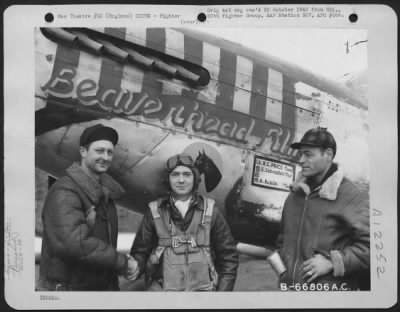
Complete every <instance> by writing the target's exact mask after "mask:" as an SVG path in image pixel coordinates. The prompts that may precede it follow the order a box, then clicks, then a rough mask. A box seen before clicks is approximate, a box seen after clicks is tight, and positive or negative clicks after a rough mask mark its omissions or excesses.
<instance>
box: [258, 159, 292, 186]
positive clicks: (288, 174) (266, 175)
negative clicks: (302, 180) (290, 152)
mask: <svg viewBox="0 0 400 312" xmlns="http://www.w3.org/2000/svg"><path fill="white" fill-rule="evenodd" d="M294 172H295V166H294V165H291V164H287V163H283V162H281V161H278V160H272V159H268V158H264V157H260V156H255V157H254V168H253V176H252V179H251V184H252V185H255V186H260V187H265V188H272V189H277V190H282V191H287V192H288V191H289V186H290V184H292V183H293V181H294Z"/></svg>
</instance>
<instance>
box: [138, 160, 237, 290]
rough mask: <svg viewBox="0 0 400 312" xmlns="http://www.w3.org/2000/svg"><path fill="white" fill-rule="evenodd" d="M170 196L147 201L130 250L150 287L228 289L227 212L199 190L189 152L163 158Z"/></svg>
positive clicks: (232, 270)
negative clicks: (223, 212) (147, 204)
mask: <svg viewBox="0 0 400 312" xmlns="http://www.w3.org/2000/svg"><path fill="white" fill-rule="evenodd" d="M164 181H165V183H166V185H167V186H168V188H169V190H170V192H169V194H168V196H166V197H164V198H160V199H159V200H157V201H154V202H151V203H150V204H149V210H148V211H147V213H145V215H144V218H143V222H142V224H141V226H140V228H139V231H138V233H137V234H136V237H135V241H134V243H133V246H132V249H131V255H132V256H133V257H134V258H136V260H137V261H138V263H139V268H140V273H142V272H144V271H146V274H145V276H146V282H147V283H146V284H147V288H148V290H153V291H157V290H158V291H162V290H170V291H198V290H206V291H207V290H208V291H210V290H218V291H231V290H232V289H233V287H234V284H235V280H236V274H237V267H238V255H237V252H236V246H235V243H234V240H233V237H232V235H231V232H230V229H229V227H228V224H227V223H226V221H225V218H224V217H223V215H222V214H221V212H220V211H219V209H218V208H217V207H215V205H214V201H213V200H212V199H210V198H206V197H204V196H201V195H199V194H198V193H197V192H196V190H197V187H198V185H199V182H200V177H199V172H198V170H197V168H196V167H195V166H194V163H193V160H192V158H191V157H190V156H189V155H187V154H179V155H176V156H173V157H171V158H169V159H168V161H167V168H166V171H165V176H164Z"/></svg>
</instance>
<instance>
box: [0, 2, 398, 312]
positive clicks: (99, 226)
mask: <svg viewBox="0 0 400 312" xmlns="http://www.w3.org/2000/svg"><path fill="white" fill-rule="evenodd" d="M56 8H57V7H56ZM110 8H112V6H110ZM127 8H129V6H127ZM141 8H143V6H142V7H141ZM246 8H247V9H246ZM153 9H154V10H144V9H142V10H138V11H134V10H126V11H124V12H125V13H121V12H123V11H122V10H119V11H118V10H117V11H115V10H112V9H105V10H87V11H85V10H82V9H80V10H76V11H74V10H71V9H70V10H68V9H66V10H65V12H64V10H62V9H61V8H57V9H56V10H55V11H53V12H54V14H53V12H52V13H51V14H50V15H48V14H49V13H48V14H46V15H45V14H42V16H43V17H44V18H42V19H43V21H42V22H41V23H37V22H34V23H31V25H30V27H29V30H30V31H29V32H28V33H26V30H24V31H23V32H24V35H25V36H27V37H28V38H30V39H29V40H30V41H29V42H30V43H32V44H31V45H29V46H30V47H31V50H30V51H28V52H29V53H30V54H31V59H30V61H29V62H28V63H29V68H30V69H32V72H31V73H30V74H29V75H28V77H25V78H24V80H23V82H22V83H27V86H28V87H27V88H24V89H25V90H26V91H18V92H20V93H21V95H20V96H21V97H22V98H26V99H28V100H29V103H25V102H23V103H21V104H18V109H17V111H20V112H21V111H24V110H25V111H29V116H27V117H26V118H24V120H26V121H27V124H28V126H29V127H30V129H31V130H32V131H31V132H30V133H29V134H27V133H25V132H24V133H22V134H20V135H21V136H22V137H23V138H24V142H25V141H26V142H27V144H26V145H25V148H26V149H27V150H29V152H28V155H29V157H31V161H30V162H29V164H24V165H23V166H22V167H20V168H19V169H18V170H16V171H15V174H16V176H17V177H22V178H21V179H22V180H20V182H19V183H20V185H21V187H22V186H23V185H25V183H26V185H29V186H27V188H26V192H27V194H29V195H27V196H26V197H25V198H24V197H23V196H22V195H21V193H20V192H18V190H15V189H13V190H12V192H10V194H19V195H17V196H19V199H18V200H21V201H22V202H23V201H24V200H25V201H26V205H29V206H30V208H31V209H30V210H31V211H30V213H29V215H28V218H26V219H25V220H24V221H23V222H22V221H21V220H19V221H16V220H15V215H18V213H17V214H16V213H15V212H9V211H10V210H11V209H10V207H7V201H6V206H5V211H6V213H5V216H6V218H5V222H6V223H5V225H6V229H5V230H6V231H5V234H6V241H7V240H8V243H6V245H5V248H6V250H5V251H6V263H5V279H6V298H7V291H8V292H9V294H10V293H12V292H13V289H15V287H16V286H17V285H18V284H19V283H21V282H22V279H24V280H25V282H27V277H29V282H28V283H25V285H24V289H25V290H26V291H27V292H29V294H30V295H29V296H31V297H32V298H33V299H32V300H33V301H35V300H36V303H35V304H38V306H42V304H44V303H48V304H49V305H48V307H52V308H79V307H93V306H95V307H96V306H98V305H97V304H100V302H105V307H106V308H111V309H112V308H136V307H135V306H132V305H130V303H131V304H132V299H131V301H126V300H125V301H124V300H122V302H121V301H120V302H118V303H117V302H115V306H113V304H112V303H113V301H112V300H113V299H111V298H114V297H113V296H117V297H115V298H120V297H118V296H124V297H123V298H136V299H135V300H140V299H142V298H143V301H142V302H141V303H140V306H139V307H137V308H151V307H153V308H171V307H175V308H184V307H186V308H188V307H225V308H229V307H233V306H236V307H242V308H245V307H249V308H254V307H262V308H276V307H296V306H297V307H310V305H309V303H305V302H304V301H302V298H304V300H307V298H318V297H321V296H327V297H328V301H329V302H332V305H331V306H328V305H325V304H326V303H325V302H323V300H321V302H320V303H318V304H316V305H315V306H313V307H358V305H357V303H355V305H354V302H353V303H351V304H349V305H348V306H347V302H346V301H344V303H343V302H342V303H338V301H337V300H335V298H336V297H335V296H338V298H341V297H340V296H343V297H344V298H350V297H348V295H349V294H351V296H354V298H368V297H369V298H371V294H374V293H375V292H381V291H385V290H384V289H380V288H379V287H376V286H374V285H381V284H379V283H382V281H383V280H385V281H387V280H389V278H390V276H388V272H389V271H390V270H396V268H393V265H395V263H394V261H393V263H392V262H391V260H390V259H389V258H390V257H391V255H392V251H390V252H389V251H387V249H388V248H389V245H388V242H387V240H388V237H386V236H388V235H389V233H391V231H395V230H396V227H395V228H393V224H392V223H390V222H387V223H385V224H386V225H382V223H381V222H385V221H383V220H391V219H393V217H394V216H396V209H395V206H394V207H392V206H391V204H392V203H389V204H388V205H386V207H383V206H381V205H379V206H377V205H376V203H379V198H380V197H379V198H378V199H377V195H376V194H378V196H383V195H380V194H381V193H379V192H381V190H377V185H378V184H379V183H378V182H379V180H377V178H376V177H375V174H376V166H377V163H376V162H375V160H376V158H377V152H376V146H374V145H373V144H378V142H373V139H375V138H376V137H377V130H376V129H377V128H376V125H377V124H378V125H384V124H385V121H382V118H386V115H387V112H386V113H385V114H386V115H385V116H384V117H382V116H381V115H379V114H380V113H381V111H379V113H378V115H379V118H377V117H376V115H377V109H376V107H377V106H380V105H381V106H382V104H380V103H377V99H376V97H379V95H378V96H375V95H374V94H376V93H377V86H376V85H375V84H374V83H375V82H376V80H377V78H376V77H375V78H373V79H372V83H371V76H372V75H371V72H372V73H376V71H377V67H379V66H377V64H376V63H374V62H371V60H376V59H377V56H376V55H377V50H376V49H375V47H376V43H371V41H373V40H375V38H376V31H375V30H374V29H372V30H371V27H369V26H368V25H367V26H364V27H360V26H359V27H352V26H353V25H352V24H351V23H355V22H352V18H349V17H348V15H349V14H348V13H349V12H350V13H351V12H354V9H353V11H352V10H350V9H349V8H347V7H343V6H339V7H337V8H336V7H335V6H332V7H328V8H327V7H326V6H324V7H323V8H322V6H320V7H319V6H314V7H311V6H309V7H308V6H305V7H302V8H300V9H299V7H296V6H258V7H255V8H254V10H253V9H252V10H250V9H251V6H225V7H224V6H219V7H215V8H207V7H205V8H203V11H204V14H203V15H202V14H201V13H200V14H198V15H197V14H196V15H194V17H195V22H193V23H194V25H193V24H192V23H191V19H190V18H186V19H184V18H182V15H184V14H185V11H184V10H182V9H183V8H181V10H178V9H176V10H167V9H166V10H165V11H162V10H161V9H160V8H159V9H157V8H153ZM40 12H46V10H43V9H42V10H40ZM83 12H86V13H83ZM116 12H120V13H118V14H117V13H116ZM132 12H133V13H132ZM140 12H144V13H143V14H142V13H140ZM146 12H152V13H151V14H150V13H146ZM160 12H165V13H160ZM172 12H175V13H172ZM191 12H192V11H191ZM193 12H195V11H193ZM193 12H192V13H191V15H193ZM196 12H197V11H196ZM198 12H202V11H199V10H198ZM363 12H365V10H360V11H358V14H359V16H360V19H361V20H362V17H363ZM383 13H385V12H383ZM383 13H382V14H381V15H384V14H383ZM40 14H41V13H40ZM40 14H39V10H38V12H37V15H38V16H39V15H40ZM146 14H149V16H153V17H154V18H155V17H157V18H155V21H156V22H153V23H152V20H151V19H149V20H148V22H147V23H145V21H144V19H145V18H146V17H147V15H146ZM240 14H242V16H243V17H245V18H246V21H248V20H251V18H254V19H256V17H257V16H261V15H262V17H263V18H264V19H265V18H268V17H270V18H271V19H274V18H281V19H282V23H281V24H282V25H280V27H273V25H272V23H271V22H266V23H265V24H263V23H260V22H259V21H258V22H257V23H254V24H251V23H250V22H247V23H243V24H244V25H243V26H240V27H238V26H235V25H234V23H233V21H234V20H235V18H238V16H239V15H240ZM9 15H10V16H12V14H11V12H10V14H9ZM142 15H143V16H142ZM162 15H165V16H162ZM350 15H351V14H350ZM179 16H181V22H180V23H178V22H176V21H177V20H179ZM51 17H53V19H54V18H55V21H54V22H53V21H52V19H51ZM207 17H208V19H207ZM216 17H218V18H216ZM305 17H307V18H309V19H313V18H315V19H319V20H320V23H319V24H318V23H317V22H313V23H312V22H311V21H308V20H305ZM344 17H346V19H347V22H348V24H349V26H348V27H343V23H344V22H343V20H344ZM135 18H136V19H138V18H141V20H140V22H135ZM203 18H204V19H205V21H204V20H203V21H202V19H203ZM213 18H214V19H213ZM289 18H293V20H295V21H297V24H296V25H298V26H293V25H294V24H295V23H294V24H293V25H290V26H289V25H288V24H287V23H286V22H285V21H286V20H287V19H289ZM302 18H304V20H305V23H304V24H302V23H301V22H302ZM328 18H329V22H327V23H325V24H324V23H323V21H324V20H328ZM334 18H337V19H338V20H339V24H340V27H339V26H335V23H334V22H333V20H334ZM356 18H358V17H357V15H356ZM119 19H121V20H122V21H123V22H122V21H121V22H120V23H118V22H119V21H120V20H119ZM129 19H131V20H132V22H130V23H129V22H127V20H129ZM160 19H168V23H164V24H163V23H162V22H160ZM353 19H354V16H353ZM171 20H173V21H172V22H171ZM185 20H186V22H185V23H183V22H182V21H185ZM222 20H223V21H228V22H227V23H226V24H224V23H223V22H222ZM356 20H357V19H356ZM66 21H68V23H66ZM71 21H73V22H71ZM201 23H203V24H201ZM237 23H240V19H238V22H237ZM179 24H180V25H179ZM321 25H322V27H321ZM364 25H366V24H364ZM382 27H383V26H382ZM5 30H6V31H7V28H6V29H5ZM8 31H9V32H8V33H9V34H11V33H12V32H11V31H10V29H8ZM16 33H18V32H16ZM7 38H8V37H7V36H6V39H7ZM9 38H10V40H11V36H10V37H9ZM371 38H372V39H371ZM390 51H391V50H390ZM386 53H388V52H387V51H386ZM390 55H391V54H390ZM32 56H33V57H32ZM11 58H12V59H14V60H15V59H16V57H11ZM385 66H386V63H385ZM6 73H7V71H6ZM17 74H18V73H15V72H14V73H12V74H10V77H11V76H12V78H13V79H15V77H16V75H17ZM381 74H382V75H383V76H384V75H385V73H381ZM30 79H31V81H30ZM10 85H11V83H10ZM390 85H391V84H388V85H387V86H388V87H387V88H389V86H390ZM12 88H15V85H13V87H12ZM12 88H11V87H10V88H9V90H12ZM6 90H7V88H6ZM14 90H15V89H14ZM28 91H29V92H28ZM389 91H390V92H391V94H393V92H394V91H395V90H389ZM25 92H26V94H25ZM371 94H372V95H373V96H371ZM5 99H6V107H7V105H8V107H10V105H9V104H7V100H8V99H9V98H8V97H7V96H6V97H5ZM393 100H394V97H392V95H390V96H389V97H388V102H390V103H392V102H393ZM20 101H21V100H20ZM33 107H34V110H33ZM390 107H393V106H390ZM13 109H14V110H15V109H16V108H15V107H14V108H13ZM10 111H13V110H10ZM390 115H391V114H389V117H390ZM5 116H6V118H7V111H6V114H5ZM9 116H15V113H10V114H9ZM376 119H378V122H377V121H376ZM387 120H389V119H387ZM14 123H21V121H15V120H14ZM6 125H7V124H6ZM374 125H375V127H374ZM387 125H388V126H390V129H393V127H392V126H393V125H391V124H390V125H389V122H388V123H387ZM12 128H13V129H14V128H15V126H14V127H12ZM20 131H22V130H20ZM33 133H34V136H33ZM393 135H395V133H393V134H392V133H390V132H389V134H388V136H387V142H383V144H387V145H388V146H390V144H392V140H393ZM14 136H18V133H16V132H14V133H13V134H12V133H11V132H9V131H8V130H7V127H6V128H5V138H6V141H7V142H9V143H10V145H9V149H8V150H7V146H6V149H5V150H6V155H7V152H8V153H9V155H11V156H12V155H16V151H17V148H16V147H15V150H14V147H12V146H13V145H12V144H11V142H12V140H13V137H14ZM378 137H379V139H380V140H382V141H385V137H382V135H381V136H378ZM371 142H373V144H372V145H371ZM13 144H15V142H14V143H13ZM395 147H396V151H397V145H396V146H395ZM19 148H21V147H19ZM389 161H391V158H390V159H388V162H389ZM14 162H17V158H15V160H14ZM380 162H381V163H382V162H385V160H384V159H380ZM382 166H383V167H385V166H388V163H387V164H386V165H385V164H382ZM28 167H29V169H27V170H28V171H29V176H28V177H27V178H26V180H24V178H23V176H24V174H23V173H24V170H25V169H26V168H28ZM24 168H25V169H24ZM385 168H386V167H385ZM388 169H390V168H388ZM382 170H383V171H382V172H384V170H385V169H382ZM6 176H7V175H6ZM9 181H11V182H9V183H10V184H9V185H14V187H15V185H18V184H15V183H16V182H14V179H13V178H11V179H10V180H9ZM377 181H378V182H377ZM5 186H6V188H7V181H6V184H5ZM387 191H391V187H389V188H388V189H387ZM14 196H15V195H14ZM6 197H7V192H6ZM25 208H26V207H25ZM33 208H35V209H34V211H33ZM385 209H386V210H385ZM18 210H21V209H20V208H18ZM7 212H9V216H10V217H8V218H7ZM392 221H395V220H392ZM21 225H22V227H21ZM386 226H387V227H386ZM394 226H395V224H394ZM25 227H26V229H25V230H22V228H25ZM16 228H17V229H16ZM28 229H29V231H28ZM27 232H28V234H26V233H27ZM7 237H8V238H7ZM385 244H386V245H385ZM26 245H29V247H27V246H26ZM27 251H29V252H27ZM28 254H29V255H28ZM7 255H8V256H7ZM28 260H29V261H28ZM393 260H394V259H393ZM25 271H29V274H27V273H25ZM395 273H396V274H397V271H392V273H391V274H392V277H393V274H394V276H395V275H396V274H395ZM22 277H23V278H22ZM394 284H395V283H394ZM394 284H393V285H394ZM7 285H8V288H7ZM387 285H389V284H387ZM387 287H389V286H387ZM394 287H395V286H394ZM378 288H379V289H378ZM394 290H395V289H392V288H391V289H390V291H389V292H390V293H392V292H393V291H394ZM166 291H167V292H170V293H169V294H170V295H169V296H170V298H171V299H170V300H171V302H169V303H168V304H167V305H165V306H162V305H161V302H157V301H159V299H157V298H159V297H158V296H162V295H161V293H162V292H166ZM199 291H200V292H201V291H207V293H204V292H201V293H199ZM174 292H179V293H180V294H181V295H183V293H184V295H185V296H187V297H185V298H186V299H185V300H187V301H185V300H184V301H183V302H177V301H176V299H172V298H178V297H176V296H175V295H174ZM220 292H223V293H220ZM14 296H15V295H14V294H13V295H10V297H14ZM64 296H65V297H64ZM74 296H76V298H78V299H79V300H76V301H75V302H73V303H71V305H63V302H64V303H66V300H67V299H66V298H68V300H69V301H71V299H72V298H74ZM125 296H127V297H125ZM208 296H210V297H208ZM220 296H223V297H220ZM263 296H271V297H268V298H272V297H274V298H278V297H279V298H286V299H283V300H284V301H285V302H280V303H278V304H272V305H269V304H268V303H267V302H265V300H263V299H262V298H263ZM291 296H295V298H297V299H298V298H300V299H299V300H300V301H299V302H300V305H296V304H295V301H293V304H292V303H290V302H288V301H290V300H292V299H289V298H291ZM35 298H36V299H35ZM85 298H86V299H85ZM121 298H122V297H121ZM161 298H163V297H161ZM164 298H165V297H164ZM190 298H197V299H196V301H195V302H198V304H197V303H196V305H194V306H190V305H187V304H186V303H185V302H192V301H190ZM204 298H210V299H209V300H208V302H204V301H207V299H204ZM221 298H226V299H223V300H222V301H223V302H221ZM249 298H253V299H254V302H253V304H254V305H250V306H246V304H248V300H249ZM265 298H266V297H265ZM390 298H391V297H390ZM72 300H73V299H72ZM240 300H242V301H240ZM348 300H350V299H348ZM93 301H95V302H93ZM350 301H351V300H350ZM361 301H362V300H361ZM382 301H383V300H382ZM13 302H15V301H13ZM129 302H130V303H129ZM238 302H239V303H238ZM385 302H391V301H390V300H389V299H388V300H387V301H385ZM92 304H93V305H92ZM192 304H193V302H192ZM231 304H232V306H231ZM358 304H360V305H361V306H362V305H363V303H362V302H361V303H360V302H358ZM384 304H386V303H383V305H384ZM34 306H36V305H34Z"/></svg>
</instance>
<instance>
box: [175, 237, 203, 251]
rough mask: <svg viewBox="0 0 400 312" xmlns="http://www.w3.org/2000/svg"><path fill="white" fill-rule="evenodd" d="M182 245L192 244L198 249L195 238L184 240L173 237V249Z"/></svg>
mask: <svg viewBox="0 0 400 312" xmlns="http://www.w3.org/2000/svg"><path fill="white" fill-rule="evenodd" d="M182 244H190V245H191V246H192V247H193V248H195V247H197V244H196V240H195V238H194V237H193V236H191V237H190V239H182V238H181V237H180V236H173V237H172V247H173V248H178V247H179V246H181V245H182Z"/></svg>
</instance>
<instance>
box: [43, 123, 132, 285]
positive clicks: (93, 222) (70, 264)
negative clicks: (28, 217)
mask: <svg viewBox="0 0 400 312" xmlns="http://www.w3.org/2000/svg"><path fill="white" fill-rule="evenodd" d="M117 141H118V133H117V132H116V131H115V130H114V129H113V128H110V127H105V126H103V125H102V124H97V125H94V126H91V127H89V128H86V129H85V130H84V132H83V133H82V135H81V137H80V154H81V162H80V163H74V164H72V165H71V166H70V167H69V168H68V169H67V174H66V175H65V176H63V177H61V178H60V179H59V180H58V181H57V182H56V183H55V184H53V186H52V187H51V188H50V190H49V192H48V194H47V197H46V200H45V203H44V207H43V216H42V217H43V242H42V254H41V259H40V278H39V282H38V285H37V290H45V291H66V290H73V291H85V290H93V291H102V290H103V291H104V290H119V285H118V275H119V274H120V275H125V276H126V277H127V278H129V277H131V276H132V275H134V274H135V272H136V271H137V270H138V266H137V263H136V261H135V260H134V259H133V258H131V257H129V256H126V255H124V254H121V253H118V252H117V250H116V245H117V235H118V218H117V212H116V208H115V204H114V200H115V199H117V198H119V197H120V196H121V195H122V193H123V189H122V187H121V186H120V185H119V184H118V183H117V182H116V181H115V180H114V179H113V178H112V177H111V176H109V175H108V174H107V173H106V172H107V170H108V168H109V167H110V165H111V161H112V158H113V152H114V146H115V144H117Z"/></svg>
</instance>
